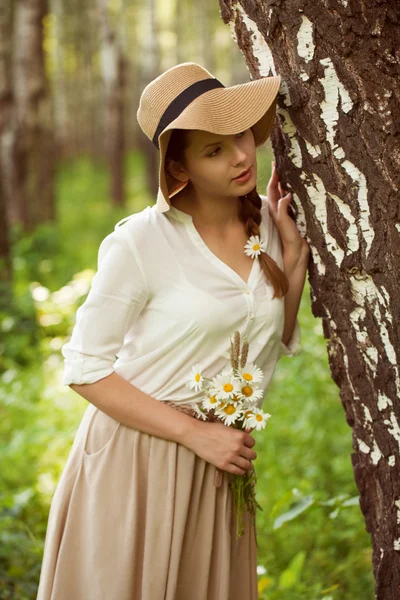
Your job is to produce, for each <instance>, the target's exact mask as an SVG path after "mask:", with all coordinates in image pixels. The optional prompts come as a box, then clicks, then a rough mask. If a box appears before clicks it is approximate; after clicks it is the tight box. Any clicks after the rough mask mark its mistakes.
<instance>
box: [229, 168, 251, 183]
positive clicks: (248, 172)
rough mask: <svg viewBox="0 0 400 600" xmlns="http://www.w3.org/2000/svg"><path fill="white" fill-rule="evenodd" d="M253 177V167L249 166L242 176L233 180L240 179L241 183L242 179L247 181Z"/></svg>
mask: <svg viewBox="0 0 400 600" xmlns="http://www.w3.org/2000/svg"><path fill="white" fill-rule="evenodd" d="M250 177H251V167H249V169H248V170H247V171H246V172H245V173H244V175H241V176H240V177H235V178H234V179H233V181H238V182H239V183H240V182H242V181H247V180H248V179H250Z"/></svg>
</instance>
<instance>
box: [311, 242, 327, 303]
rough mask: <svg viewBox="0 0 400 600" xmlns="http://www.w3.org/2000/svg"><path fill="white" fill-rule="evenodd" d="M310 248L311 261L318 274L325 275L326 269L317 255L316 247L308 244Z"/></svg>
mask: <svg viewBox="0 0 400 600" xmlns="http://www.w3.org/2000/svg"><path fill="white" fill-rule="evenodd" d="M310 248H311V255H312V258H313V262H314V264H315V266H316V267H317V271H318V274H319V275H325V271H326V267H325V264H324V263H323V262H322V258H321V257H320V255H319V252H318V250H317V249H316V247H315V246H310ZM315 300H316V296H314V301H315Z"/></svg>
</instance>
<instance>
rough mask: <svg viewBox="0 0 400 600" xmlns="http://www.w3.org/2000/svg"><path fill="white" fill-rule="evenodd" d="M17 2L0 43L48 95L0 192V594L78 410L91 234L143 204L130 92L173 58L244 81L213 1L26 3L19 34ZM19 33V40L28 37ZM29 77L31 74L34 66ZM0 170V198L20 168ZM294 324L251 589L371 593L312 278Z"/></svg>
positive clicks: (20, 569) (148, 185) (311, 594)
mask: <svg viewBox="0 0 400 600" xmlns="http://www.w3.org/2000/svg"><path fill="white" fill-rule="evenodd" d="M20 4H23V3H19V2H18V1H15V2H13V3H11V4H10V7H9V9H7V8H6V9H4V10H3V11H2V14H1V19H2V21H1V23H0V26H1V29H2V32H3V33H5V35H4V36H3V38H2V39H3V46H1V47H0V56H1V60H8V64H9V65H10V69H9V81H10V86H15V89H16V90H17V91H18V90H19V92H18V93H17V94H16V96H19V97H21V95H22V96H23V95H24V86H26V89H27V91H26V94H25V96H26V97H27V98H28V99H29V94H32V89H34V87H35V81H30V80H29V77H28V76H26V74H27V73H28V71H26V72H25V76H23V77H22V78H21V74H22V75H24V72H23V69H22V68H21V64H20V61H21V60H22V59H23V58H24V56H25V59H26V57H27V56H29V57H30V60H31V61H32V64H33V65H35V64H37V63H40V61H41V62H42V64H43V73H42V75H40V76H39V77H38V79H37V80H36V85H38V84H37V81H39V83H40V85H39V89H40V90H42V100H41V101H42V102H43V106H44V107H47V108H48V111H47V113H46V116H45V118H44V122H45V127H44V134H43V131H42V137H41V140H43V139H44V140H45V143H46V148H48V155H47V161H46V165H45V166H46V168H45V169H44V171H43V174H42V175H43V176H42V178H41V180H40V181H39V182H38V183H35V182H34V183H33V184H32V185H31V186H28V189H27V190H25V191H26V193H25V194H23V193H20V192H19V191H17V193H16V194H15V195H14V196H13V202H12V203H7V202H5V208H6V214H7V227H6V238H7V244H5V242H4V239H5V238H2V246H3V248H4V246H5V245H8V250H7V252H8V255H9V268H2V281H1V284H2V288H3V290H4V294H3V295H2V298H3V300H4V299H7V302H5V301H3V302H2V304H1V308H0V335H1V342H0V437H1V440H2V444H1V446H0V600H5V599H14V598H15V599H33V598H35V595H36V590H37V584H38V579H39V572H40V564H41V558H42V552H43V543H44V536H45V531H46V525H47V517H48V511H49V506H50V502H51V498H52V495H53V493H54V490H55V486H56V485H57V481H58V479H59V477H60V475H61V472H62V469H63V466H64V464H65V461H66V459H67V456H68V453H69V450H70V448H71V445H72V442H73V438H74V435H75V433H76V430H77V427H78V424H79V422H80V419H81V417H82V415H83V412H84V410H85V408H86V405H87V402H86V401H85V400H84V399H83V398H81V397H80V396H78V395H77V394H75V393H74V392H73V391H72V390H71V389H70V388H68V387H65V386H63V385H62V382H61V378H62V369H63V361H62V355H61V351H60V349H61V347H62V345H63V344H64V343H65V341H66V340H67V339H68V336H69V335H70V333H71V329H72V327H73V324H74V321H75V315H76V310H77V308H78V307H79V306H80V305H81V304H82V303H83V302H84V300H85V298H86V295H87V293H88V291H89V287H90V281H91V278H92V277H93V275H94V273H95V269H96V264H97V251H98V247H99V244H100V242H101V240H102V239H103V238H104V237H105V236H106V235H107V234H108V233H110V232H111V231H112V230H113V228H114V225H115V223H117V222H118V221H119V220H120V219H122V218H123V217H125V216H127V215H129V214H132V213H134V212H137V211H140V210H142V209H143V208H144V207H145V206H147V205H151V204H153V203H154V202H155V193H156V190H157V169H158V165H157V160H158V157H157V153H156V151H155V149H154V148H153V147H152V145H151V144H150V142H149V141H148V140H147V138H145V137H144V136H143V134H142V132H141V131H140V129H139V127H138V124H137V121H136V111H137V107H138V101H139V97H140V93H141V91H142V90H143V88H144V86H145V85H146V84H147V83H148V81H150V80H151V79H153V78H154V77H155V76H157V75H158V74H159V73H161V72H162V71H163V70H165V69H167V68H169V67H170V66H173V65H174V64H177V63H179V62H185V61H194V62H199V63H200V64H202V65H203V66H204V67H206V68H207V69H209V70H210V71H211V72H212V73H213V74H214V75H215V76H216V77H217V78H218V79H220V80H221V81H222V82H223V83H224V85H226V86H229V85H235V84H237V83H244V82H246V81H248V80H249V75H248V71H247V68H246V65H245V62H244V60H243V57H242V55H241V53H240V52H239V50H238V48H237V46H236V44H235V42H234V40H233V39H232V35H231V32H230V30H229V28H228V27H227V26H226V25H225V24H224V23H223V22H222V20H221V17H220V12H219V5H218V2H217V1H215V0H203V1H202V2H191V1H190V0H180V2H179V3H178V2H177V0H176V1H172V0H162V1H157V2H156V1H155V0H147V1H139V0H136V1H133V0H129V1H128V0H125V1H123V0H112V1H110V2H108V3H106V2H104V1H103V0H99V1H97V2H95V0H84V1H79V2H77V0H70V1H69V2H62V0H51V1H50V2H49V3H48V4H47V3H46V2H43V1H42V0H37V1H36V0H35V2H32V3H31V7H36V9H37V12H36V13H35V14H36V15H39V18H36V20H35V19H33V21H32V20H31V26H32V27H35V28H36V31H32V32H31V33H30V34H27V32H26V30H24V29H23V27H22V26H23V25H24V21H23V18H22V17H23V15H21V13H20V11H19V5H20ZM32 23H33V24H32ZM21 27H22V28H21ZM20 28H21V29H20ZM24 36H25V37H24ZM25 38H26V39H27V40H28V41H30V43H31V44H32V46H31V48H29V46H28V47H27V48H25V49H24V48H23V46H24V39H25ZM32 39H33V42H32ZM7 40H8V42H7ZM17 40H18V44H17ZM27 43H28V42H27ZM24 52H25V55H24ZM35 53H36V55H35ZM4 57H6V58H5V59H4ZM28 66H29V65H28ZM40 72H41V71H40V69H38V70H36V69H35V68H31V69H30V73H31V77H32V78H34V75H35V74H36V76H37V74H38V73H40ZM116 80H117V81H118V85H117V86H115V81H116ZM110 82H111V83H110ZM113 82H114V83H113ZM17 99H18V98H17ZM3 114H4V113H3ZM32 139H33V141H32ZM2 141H3V145H2V148H4V138H2ZM37 148H38V146H37V145H36V146H35V137H34V136H33V138H31V142H30V145H29V144H28V145H27V147H26V146H25V147H24V150H23V153H22V154H21V162H20V164H22V165H24V164H25V166H26V168H27V170H29V168H30V167H29V165H32V161H34V160H35V149H36V150H37ZM29 153H31V154H29ZM36 154H37V153H36ZM272 159H273V153H272V149H271V146H270V142H269V141H268V142H267V143H266V144H265V145H264V146H263V147H262V148H260V149H258V190H259V192H260V193H265V191H266V190H265V188H266V184H267V182H268V179H269V176H270V169H271V160H272ZM11 171H12V169H11V167H10V173H11ZM3 176H4V177H3V183H2V186H3V188H5V193H4V194H3V198H6V199H7V193H6V192H7V189H11V188H12V184H13V181H14V184H15V186H18V184H19V182H20V181H21V180H22V179H23V176H24V173H23V172H22V173H20V179H18V173H17V178H16V179H14V180H13V177H14V176H15V173H14V174H13V173H11V174H10V178H9V180H8V179H7V172H6V174H5V175H4V171H3ZM0 187H1V186H0ZM25 187H26V186H25ZM18 189H19V188H18ZM3 231H4V229H3ZM4 274H6V275H4ZM299 319H300V323H301V329H302V352H301V353H300V354H299V355H298V356H295V357H283V358H282V359H281V360H280V361H279V363H278V365H277V368H276V371H275V375H274V379H273V382H272V384H271V386H270V388H269V391H268V394H267V397H266V398H265V401H264V405H263V407H264V409H265V410H267V411H268V412H270V413H271V414H272V415H273V416H272V418H271V420H270V421H269V423H268V426H267V428H266V430H265V431H264V432H255V433H254V434H253V435H254V437H255V439H256V446H257V453H258V458H257V460H256V461H255V468H256V472H257V477H258V484H257V499H258V501H259V503H260V504H261V505H262V507H263V511H262V512H260V511H259V512H258V527H257V529H258V532H259V534H258V537H259V543H260V548H259V559H258V563H259V567H258V575H259V595H260V596H259V597H260V600H267V599H268V600H278V599H279V600H281V599H282V600H283V599H284V600H303V599H304V600H350V599H352V600H353V599H361V598H362V599H363V600H364V599H365V600H367V599H368V598H372V597H373V577H372V572H371V548H370V539H369V535H368V534H367V532H366V530H365V525H364V520H363V517H362V514H361V512H360V508H359V502H358V491H357V488H356V485H355V483H354V476H353V471H352V466H351V460H350V454H351V450H352V449H351V430H350V428H349V427H348V425H347V424H346V420H345V418H344V412H343V408H342V405H341V403H340V400H339V394H338V389H337V387H336V385H335V384H334V383H333V381H332V379H331V375H330V371H329V365H328V360H327V351H326V342H325V340H324V337H323V333H322V326H321V323H320V320H319V319H315V318H314V317H313V316H312V314H311V310H310V290H309V285H308V282H307V283H306V286H305V289H304V294H303V298H302V303H301V308H300V313H299Z"/></svg>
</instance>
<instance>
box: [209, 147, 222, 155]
mask: <svg viewBox="0 0 400 600" xmlns="http://www.w3.org/2000/svg"><path fill="white" fill-rule="evenodd" d="M220 149H221V146H218V148H217V149H216V150H213V151H212V152H211V153H210V154H209V155H208V156H212V155H213V154H214V152H217V150H220Z"/></svg>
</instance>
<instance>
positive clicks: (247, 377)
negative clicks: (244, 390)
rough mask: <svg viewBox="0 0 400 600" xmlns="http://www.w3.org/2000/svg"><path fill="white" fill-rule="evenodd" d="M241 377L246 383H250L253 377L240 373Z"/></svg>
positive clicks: (249, 374)
mask: <svg viewBox="0 0 400 600" xmlns="http://www.w3.org/2000/svg"><path fill="white" fill-rule="evenodd" d="M242 377H243V379H245V380H246V381H251V380H252V379H253V375H252V374H251V373H242Z"/></svg>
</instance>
